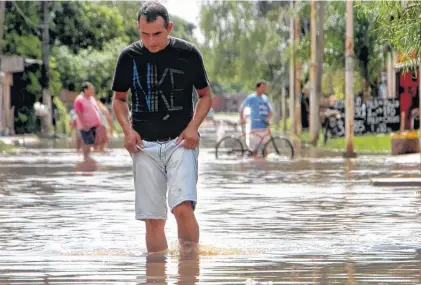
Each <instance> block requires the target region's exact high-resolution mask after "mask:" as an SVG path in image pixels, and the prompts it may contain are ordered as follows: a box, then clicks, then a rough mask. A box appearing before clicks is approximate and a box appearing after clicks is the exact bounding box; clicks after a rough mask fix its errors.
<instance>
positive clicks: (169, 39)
mask: <svg viewBox="0 0 421 285" xmlns="http://www.w3.org/2000/svg"><path fill="white" fill-rule="evenodd" d="M170 41H171V37H168V40H167V44H166V45H165V46H164V47H163V48H162V49H160V50H159V51H157V52H160V51H162V50H164V49H166V48H167V46H168V45H169V44H170ZM139 43H140V45H141V46H142V47H144V48H146V49H148V48H147V47H145V45H144V44H143V43H142V40H139Z"/></svg>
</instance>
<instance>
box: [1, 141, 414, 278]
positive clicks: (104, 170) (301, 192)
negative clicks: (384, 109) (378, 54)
mask: <svg viewBox="0 0 421 285" xmlns="http://www.w3.org/2000/svg"><path fill="white" fill-rule="evenodd" d="M204 144H206V142H204ZM94 158H95V159H96V160H97V161H98V163H97V164H95V165H84V164H80V160H81V157H80V155H79V154H76V153H75V152H74V150H73V149H69V148H66V147H64V146H59V147H57V148H50V147H48V148H39V149H21V150H18V151H16V152H15V153H11V154H4V155H1V156H0V220H1V221H2V222H1V223H0V284H73V283H84V284H256V285H257V284H292V283H294V284H373V283H374V284H380V283H381V284H396V283H404V284H420V283H421V270H420V268H421V254H420V244H421V226H420V225H419V218H420V211H419V209H420V207H421V198H420V197H421V195H420V194H419V189H416V188H411V187H397V188H390V187H388V188H381V187H380V188H375V187H372V186H371V185H370V178H372V177H376V176H383V175H405V176H411V175H416V174H417V173H418V172H417V171H419V170H418V169H419V160H416V159H413V158H411V159H410V158H409V157H406V158H401V159H398V158H391V157H388V156H364V155H360V156H359V157H358V158H357V159H354V160H344V159H343V158H342V156H341V154H339V155H337V156H335V155H332V154H327V155H320V154H314V156H311V157H308V156H305V155H303V154H301V155H300V156H299V157H298V159H296V160H294V161H278V160H276V159H275V158H269V159H266V160H264V159H261V158H257V159H250V158H244V159H242V160H238V161H221V160H215V159H214V153H213V149H212V148H206V147H204V148H202V149H201V152H200V155H199V175H200V177H199V185H198V188H199V193H198V195H199V203H198V207H197V218H198V221H199V224H200V228H201V248H200V250H199V254H198V255H186V254H183V253H184V252H183V251H180V250H178V249H177V248H176V247H174V246H172V247H170V248H173V251H171V252H170V254H169V255H167V256H166V257H165V258H159V257H155V258H149V257H148V258H146V257H145V256H144V252H145V247H144V240H143V237H144V226H143V224H141V223H140V222H138V221H136V220H135V219H134V213H133V209H134V203H133V201H134V200H133V198H134V193H133V180H132V172H131V159H130V157H129V156H128V154H127V152H126V151H125V150H124V149H121V148H116V149H111V150H110V151H109V152H107V153H104V154H94ZM402 159H404V160H403V162H402ZM166 229H167V237H168V240H169V242H170V244H171V242H172V243H173V244H174V243H175V244H176V242H177V231H176V224H175V219H174V218H173V217H170V218H169V220H168V222H167V228H166ZM174 248H175V249H174ZM270 282H272V283H270Z"/></svg>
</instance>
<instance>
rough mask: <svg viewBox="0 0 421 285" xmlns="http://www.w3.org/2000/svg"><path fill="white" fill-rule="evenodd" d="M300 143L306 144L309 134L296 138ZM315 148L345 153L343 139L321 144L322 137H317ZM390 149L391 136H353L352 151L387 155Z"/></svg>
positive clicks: (304, 133)
mask: <svg viewBox="0 0 421 285" xmlns="http://www.w3.org/2000/svg"><path fill="white" fill-rule="evenodd" d="M298 138H299V139H300V140H301V141H304V142H308V141H309V140H310V134H309V132H308V131H305V132H303V133H302V134H301V136H300V137H298ZM317 147H318V148H321V149H328V150H334V151H345V138H344V137H341V138H332V139H328V140H327V144H326V145H325V144H324V143H323V136H322V135H321V136H320V137H319V141H318V143H317ZM391 148H392V135H391V134H379V135H365V136H358V137H357V136H354V151H355V152H360V153H363V152H368V153H389V152H391Z"/></svg>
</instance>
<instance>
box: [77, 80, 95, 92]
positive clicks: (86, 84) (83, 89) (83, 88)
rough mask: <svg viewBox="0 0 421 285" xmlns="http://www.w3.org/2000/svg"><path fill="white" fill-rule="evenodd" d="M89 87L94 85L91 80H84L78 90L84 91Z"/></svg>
mask: <svg viewBox="0 0 421 285" xmlns="http://www.w3.org/2000/svg"><path fill="white" fill-rule="evenodd" d="M89 87H94V85H93V84H92V83H91V82H89V81H85V82H83V83H82V86H81V88H80V91H81V92H84V91H85V90H86V89H88V88H89Z"/></svg>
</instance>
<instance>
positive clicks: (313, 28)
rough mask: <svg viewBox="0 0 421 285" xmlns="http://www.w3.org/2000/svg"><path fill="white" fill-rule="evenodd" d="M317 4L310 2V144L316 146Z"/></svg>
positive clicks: (317, 116)
mask: <svg viewBox="0 0 421 285" xmlns="http://www.w3.org/2000/svg"><path fill="white" fill-rule="evenodd" d="M316 35H317V2H316V0H311V15H310V41H311V61H310V122H309V123H310V143H311V144H312V145H314V146H316V145H317V141H318V139H319V137H318V133H317V130H318V125H319V120H320V119H319V99H318V98H317V93H316V87H317V86H316V79H317V76H316V72H317V64H319V63H318V62H317V56H316V55H317V45H316V41H317V37H316Z"/></svg>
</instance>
